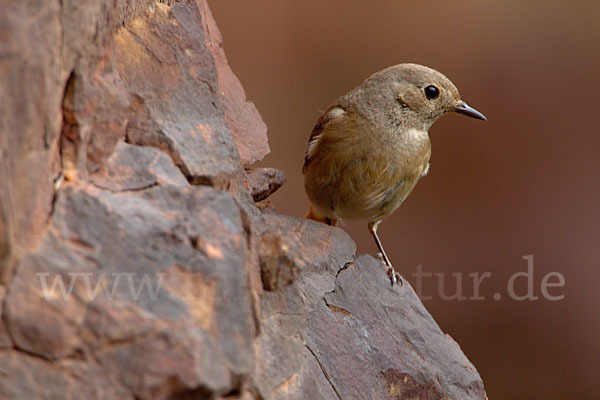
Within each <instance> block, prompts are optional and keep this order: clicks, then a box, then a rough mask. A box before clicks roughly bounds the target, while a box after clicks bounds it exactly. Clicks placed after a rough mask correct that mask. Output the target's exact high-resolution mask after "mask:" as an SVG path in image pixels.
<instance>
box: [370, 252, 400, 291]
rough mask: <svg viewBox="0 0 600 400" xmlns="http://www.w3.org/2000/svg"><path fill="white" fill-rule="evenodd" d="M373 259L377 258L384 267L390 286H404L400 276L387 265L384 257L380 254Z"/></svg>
mask: <svg viewBox="0 0 600 400" xmlns="http://www.w3.org/2000/svg"><path fill="white" fill-rule="evenodd" d="M375 258H377V259H378V260H379V261H381V262H382V263H383V264H384V265H385V266H386V268H387V274H388V276H389V277H390V281H391V282H392V286H394V285H395V284H399V285H400V286H402V285H403V284H404V282H402V277H401V276H400V274H399V273H397V272H396V270H395V269H394V267H392V266H391V265H388V264H387V262H386V260H385V257H384V256H383V254H382V253H377V254H375Z"/></svg>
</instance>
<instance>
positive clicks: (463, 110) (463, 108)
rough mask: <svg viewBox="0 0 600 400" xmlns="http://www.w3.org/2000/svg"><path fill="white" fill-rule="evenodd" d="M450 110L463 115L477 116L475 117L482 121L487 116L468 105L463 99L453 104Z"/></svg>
mask: <svg viewBox="0 0 600 400" xmlns="http://www.w3.org/2000/svg"><path fill="white" fill-rule="evenodd" d="M452 111H454V112H457V113H459V114H465V115H467V116H469V117H473V118H477V119H482V120H484V121H486V120H487V118H486V117H485V115H483V114H482V113H480V112H479V111H477V110H476V109H474V108H473V107H471V106H469V105H468V104H467V103H465V102H464V101H461V102H460V103H458V104H457V105H455V106H453V107H452Z"/></svg>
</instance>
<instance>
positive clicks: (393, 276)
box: [387, 266, 404, 286]
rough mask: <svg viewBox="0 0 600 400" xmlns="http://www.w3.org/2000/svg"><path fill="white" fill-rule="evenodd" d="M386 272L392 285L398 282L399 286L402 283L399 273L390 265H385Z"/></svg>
mask: <svg viewBox="0 0 600 400" xmlns="http://www.w3.org/2000/svg"><path fill="white" fill-rule="evenodd" d="M387 274H388V276H389V277H390V281H391V282H392V286H394V285H396V284H398V285H400V286H402V285H404V282H403V281H402V277H401V276H400V274H399V273H397V272H396V270H394V267H392V266H388V267H387Z"/></svg>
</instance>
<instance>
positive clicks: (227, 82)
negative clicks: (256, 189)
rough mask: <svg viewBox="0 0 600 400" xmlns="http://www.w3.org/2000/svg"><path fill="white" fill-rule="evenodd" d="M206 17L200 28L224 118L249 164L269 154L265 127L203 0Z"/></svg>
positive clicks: (245, 160)
mask: <svg viewBox="0 0 600 400" xmlns="http://www.w3.org/2000/svg"><path fill="white" fill-rule="evenodd" d="M200 4H201V7H202V8H203V11H204V14H205V15H206V18H203V20H202V28H203V29H204V34H205V35H206V38H207V46H208V48H209V49H210V51H211V53H212V54H213V57H214V58H215V63H216V65H217V74H218V81H219V93H220V94H221V96H222V101H223V109H224V110H225V121H226V122H227V126H228V127H229V129H230V130H231V133H232V135H233V140H235V143H236V145H237V148H238V151H239V153H240V157H241V159H242V162H243V163H244V165H251V164H253V163H255V162H256V161H259V160H261V159H262V158H263V157H264V156H266V155H267V154H268V153H269V142H268V141H267V126H266V125H265V123H264V122H263V120H262V118H261V117H260V114H259V113H258V110H256V107H255V106H254V104H252V103H249V102H247V101H246V94H245V93H244V88H243V87H242V84H241V83H240V81H239V80H238V78H237V77H236V76H235V75H234V73H233V71H232V70H231V68H230V67H229V64H228V63H227V58H226V57H225V51H224V49H223V38H222V37H221V32H220V31H219V28H218V27H217V24H216V23H215V20H214V19H213V17H212V14H211V13H210V9H209V8H208V5H207V4H206V2H205V1H202V2H200Z"/></svg>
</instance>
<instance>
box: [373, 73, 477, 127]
mask: <svg viewBox="0 0 600 400" xmlns="http://www.w3.org/2000/svg"><path fill="white" fill-rule="evenodd" d="M367 81H371V82H370V84H367V85H368V86H371V88H370V89H371V90H368V91H372V90H373V89H374V88H375V87H376V86H379V88H382V87H385V90H382V93H380V95H383V96H385V97H386V99H385V101H386V102H387V103H388V104H390V106H389V107H386V108H387V109H388V111H389V112H390V113H391V114H392V115H393V116H394V117H395V118H398V119H400V120H401V122H402V124H403V125H405V126H407V127H409V128H418V129H425V130H428V129H429V127H430V126H431V125H432V124H433V123H434V122H435V121H436V120H437V119H438V118H439V117H441V116H442V115H444V114H446V113H448V112H456V113H460V114H463V115H467V116H469V117H473V118H477V119H481V120H485V119H486V118H485V116H484V115H483V114H482V113H480V112H479V111H477V110H475V109H474V108H472V107H471V106H469V105H468V104H467V103H466V102H464V101H463V100H462V99H461V97H460V94H459V92H458V89H457V88H456V86H455V85H454V84H453V83H452V82H451V81H450V79H448V78H446V77H445V76H444V75H443V74H441V73H439V72H438V71H436V70H434V69H431V68H428V67H424V66H422V65H418V64H399V65H395V66H392V67H389V68H386V69H384V70H383V71H380V72H378V73H376V74H374V75H373V76H371V77H370V78H369V79H368V80H367Z"/></svg>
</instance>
